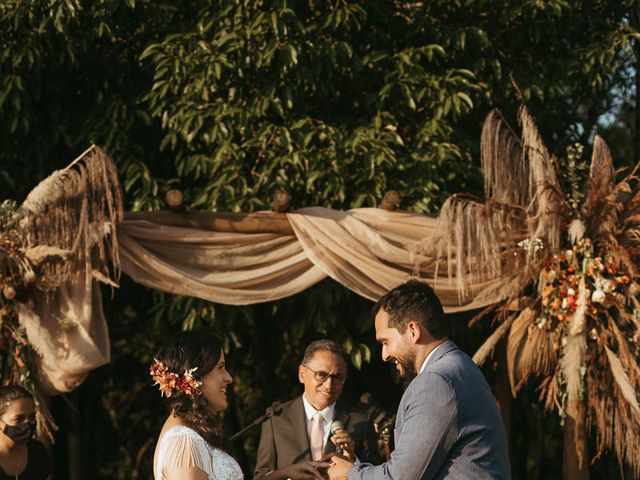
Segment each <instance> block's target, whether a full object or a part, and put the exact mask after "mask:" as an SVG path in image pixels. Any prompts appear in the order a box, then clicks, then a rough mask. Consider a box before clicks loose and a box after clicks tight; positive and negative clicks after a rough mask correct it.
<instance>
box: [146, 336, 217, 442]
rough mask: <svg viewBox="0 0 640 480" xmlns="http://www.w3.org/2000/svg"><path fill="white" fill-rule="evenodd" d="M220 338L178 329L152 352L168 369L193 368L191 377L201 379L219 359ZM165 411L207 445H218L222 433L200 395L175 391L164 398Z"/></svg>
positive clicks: (182, 369)
mask: <svg viewBox="0 0 640 480" xmlns="http://www.w3.org/2000/svg"><path fill="white" fill-rule="evenodd" d="M221 352H222V342H221V340H220V339H219V338H218V337H216V336H215V335H212V334H210V333H206V332H181V333H180V334H178V335H176V336H175V337H173V338H172V339H171V340H170V341H169V342H168V343H167V344H166V345H165V346H164V347H163V348H162V349H161V350H160V351H159V352H158V355H156V358H157V359H158V360H159V361H161V362H162V363H163V364H164V365H165V366H166V367H167V368H168V369H169V371H171V372H174V373H177V374H178V375H180V374H182V372H184V371H185V370H188V369H191V368H197V370H196V371H194V372H193V377H194V378H195V379H197V380H201V379H202V377H203V376H205V375H206V374H207V373H209V372H210V371H211V370H213V368H214V367H215V366H216V365H217V363H218V362H219V361H220V354H221ZM165 401H166V402H167V404H168V405H167V406H168V407H169V412H170V413H171V412H173V413H174V414H175V415H176V416H177V417H180V418H181V419H182V420H183V421H184V423H185V424H186V425H187V426H188V427H190V428H192V429H193V430H195V431H196V432H198V433H199V434H200V435H201V436H202V438H204V439H205V440H206V441H207V442H208V443H209V444H210V445H211V446H213V447H216V448H222V446H223V445H222V443H223V442H222V436H221V435H220V433H219V431H218V429H217V428H216V424H217V416H216V414H215V413H213V412H211V411H209V409H208V408H207V407H208V402H207V399H206V398H205V396H204V395H186V394H183V393H179V392H178V393H177V394H174V395H172V396H171V397H169V398H166V399H165Z"/></svg>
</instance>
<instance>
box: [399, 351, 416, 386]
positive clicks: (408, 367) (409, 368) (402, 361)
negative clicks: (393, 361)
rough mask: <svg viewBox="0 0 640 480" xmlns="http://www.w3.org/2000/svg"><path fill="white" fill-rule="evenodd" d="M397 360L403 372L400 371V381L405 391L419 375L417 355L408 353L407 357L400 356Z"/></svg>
mask: <svg viewBox="0 0 640 480" xmlns="http://www.w3.org/2000/svg"><path fill="white" fill-rule="evenodd" d="M397 360H398V364H399V365H400V366H401V367H402V370H400V381H401V384H402V390H403V391H404V390H406V389H407V387H408V386H409V384H410V383H411V381H412V380H413V379H414V378H416V376H417V375H418V372H417V371H416V354H415V353H414V352H407V353H406V354H405V355H400V356H398V357H397Z"/></svg>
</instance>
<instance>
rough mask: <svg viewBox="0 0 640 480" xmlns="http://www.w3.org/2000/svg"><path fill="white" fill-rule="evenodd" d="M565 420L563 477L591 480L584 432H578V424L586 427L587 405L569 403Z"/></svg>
mask: <svg viewBox="0 0 640 480" xmlns="http://www.w3.org/2000/svg"><path fill="white" fill-rule="evenodd" d="M566 413H567V414H566V417H565V420H564V444H563V450H564V452H563V456H562V477H563V478H564V480H589V451H588V449H587V437H586V432H585V431H584V430H582V431H578V432H576V424H578V425H582V426H583V429H584V425H585V415H586V411H585V405H584V403H583V402H581V401H573V402H569V404H568V405H567V412H566Z"/></svg>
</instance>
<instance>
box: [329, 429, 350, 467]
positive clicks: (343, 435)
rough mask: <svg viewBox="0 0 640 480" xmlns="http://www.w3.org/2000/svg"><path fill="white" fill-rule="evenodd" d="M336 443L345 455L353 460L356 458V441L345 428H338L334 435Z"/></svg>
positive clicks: (332, 438)
mask: <svg viewBox="0 0 640 480" xmlns="http://www.w3.org/2000/svg"><path fill="white" fill-rule="evenodd" d="M331 441H332V442H333V443H334V445H336V446H338V447H340V449H342V452H343V453H344V455H345V456H347V457H348V458H349V460H351V461H353V460H355V458H356V442H355V440H354V439H353V437H352V436H351V435H349V434H348V433H347V432H346V431H345V430H338V431H337V432H336V433H335V434H334V435H333V436H332V437H331Z"/></svg>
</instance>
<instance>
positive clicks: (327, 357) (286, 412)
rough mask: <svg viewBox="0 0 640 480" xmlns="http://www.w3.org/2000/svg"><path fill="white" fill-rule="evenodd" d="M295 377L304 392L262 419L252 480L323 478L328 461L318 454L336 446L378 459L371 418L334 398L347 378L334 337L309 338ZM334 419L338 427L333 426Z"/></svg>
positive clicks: (354, 455)
mask: <svg viewBox="0 0 640 480" xmlns="http://www.w3.org/2000/svg"><path fill="white" fill-rule="evenodd" d="M298 380H299V381H300V383H302V384H303V385H304V393H303V394H302V395H301V396H300V397H297V398H295V399H293V400H291V401H289V402H287V403H284V404H283V405H282V406H281V413H279V414H274V415H273V416H271V418H270V419H269V420H267V421H266V422H264V423H263V424H262V432H261V436H260V444H259V445H258V454H257V462H256V468H255V471H254V476H253V478H254V480H263V479H264V480H286V479H289V478H291V479H294V480H311V479H314V480H319V479H322V478H324V477H323V474H324V471H325V470H326V468H327V467H328V466H329V465H330V464H329V463H327V462H326V461H322V460H324V457H325V456H326V455H327V454H330V453H333V452H336V451H337V450H338V449H340V450H341V451H342V453H344V454H345V455H346V456H347V457H349V458H352V459H355V458H358V459H360V460H362V461H367V462H374V463H377V462H379V461H380V457H379V454H378V446H377V440H376V434H375V430H374V427H373V421H372V419H371V418H369V416H368V415H367V413H366V412H365V411H363V410H361V409H358V408H356V407H353V406H350V405H347V404H345V403H343V402H339V401H338V400H339V398H340V395H341V394H342V389H343V388H344V383H345V381H346V380H347V361H346V359H345V353H344V351H343V350H342V349H341V348H340V347H339V346H338V345H337V344H336V343H335V342H334V341H332V340H327V339H325V340H316V341H315V342H312V343H310V344H309V346H308V347H307V348H306V350H305V353H304V357H303V359H302V363H301V364H300V365H299V366H298ZM334 421H337V422H340V423H341V427H342V428H340V429H339V430H337V431H336V429H335V427H334V428H332V424H333V425H335V423H333V422H334ZM332 430H333V431H332ZM334 432H335V433H334Z"/></svg>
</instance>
